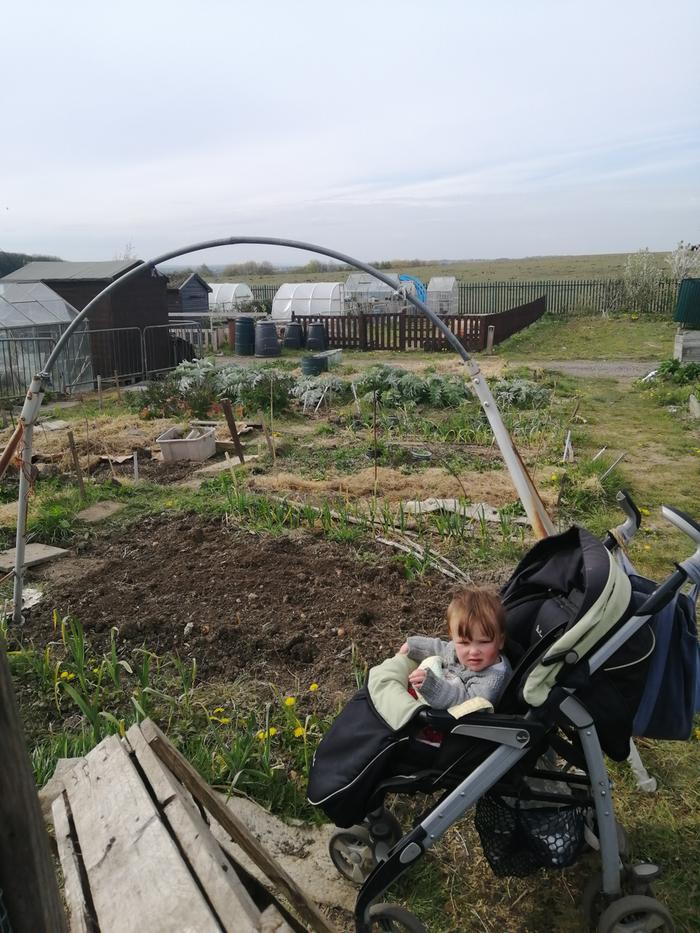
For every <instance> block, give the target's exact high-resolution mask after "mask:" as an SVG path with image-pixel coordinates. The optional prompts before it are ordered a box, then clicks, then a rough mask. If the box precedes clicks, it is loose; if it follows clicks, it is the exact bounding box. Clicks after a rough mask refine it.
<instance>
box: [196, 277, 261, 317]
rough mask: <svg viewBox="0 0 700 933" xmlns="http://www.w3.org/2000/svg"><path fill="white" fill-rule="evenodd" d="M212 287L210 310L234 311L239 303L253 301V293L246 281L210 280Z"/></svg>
mask: <svg viewBox="0 0 700 933" xmlns="http://www.w3.org/2000/svg"><path fill="white" fill-rule="evenodd" d="M207 284H208V285H209V287H210V288H211V293H210V295H209V310H210V311H211V312H212V313H216V312H217V311H233V310H234V308H236V307H237V306H238V305H241V304H245V303H246V302H248V301H253V293H252V291H251V290H250V288H249V287H248V286H247V285H246V284H245V283H244V282H208V283H207Z"/></svg>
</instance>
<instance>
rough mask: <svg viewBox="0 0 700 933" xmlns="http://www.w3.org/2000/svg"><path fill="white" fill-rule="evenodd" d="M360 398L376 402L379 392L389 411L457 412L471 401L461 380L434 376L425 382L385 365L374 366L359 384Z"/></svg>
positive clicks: (449, 376) (362, 376) (363, 375)
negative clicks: (407, 407)
mask: <svg viewBox="0 0 700 933" xmlns="http://www.w3.org/2000/svg"><path fill="white" fill-rule="evenodd" d="M355 385H356V388H357V392H358V394H359V395H362V396H364V397H365V398H370V399H371V398H372V396H373V394H374V393H375V392H376V393H377V395H378V397H379V399H380V401H381V403H382V404H383V405H385V406H388V407H399V406H401V405H407V404H408V405H411V404H413V405H430V406H431V407H432V408H453V407H457V406H458V405H461V403H462V402H463V401H464V400H465V398H469V397H470V390H469V388H468V387H467V384H466V383H465V382H464V380H463V379H460V378H459V377H458V376H453V375H449V374H448V375H445V376H440V375H437V374H432V375H429V376H427V377H426V378H425V379H424V378H422V377H421V376H419V375H417V374H416V373H414V372H410V371H409V370H406V369H402V368H401V367H399V366H387V365H385V364H383V363H381V364H379V365H378V366H371V367H370V368H369V369H367V370H366V371H365V372H364V373H363V374H362V375H361V376H360V377H359V378H358V380H357V381H356V383H355Z"/></svg>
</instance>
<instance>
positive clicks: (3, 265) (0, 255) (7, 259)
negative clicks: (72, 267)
mask: <svg viewBox="0 0 700 933" xmlns="http://www.w3.org/2000/svg"><path fill="white" fill-rule="evenodd" d="M57 261H60V259H59V257H58V256H30V255H29V254H28V253H6V252H5V251H4V250H2V249H0V278H2V277H3V275H9V274H10V272H14V271H15V270H16V269H21V268H22V266H26V265H27V263H28V262H57Z"/></svg>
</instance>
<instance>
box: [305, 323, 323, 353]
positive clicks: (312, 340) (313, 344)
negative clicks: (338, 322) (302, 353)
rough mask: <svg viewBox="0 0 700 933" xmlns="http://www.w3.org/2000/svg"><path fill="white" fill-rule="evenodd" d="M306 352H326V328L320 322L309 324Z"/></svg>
mask: <svg viewBox="0 0 700 933" xmlns="http://www.w3.org/2000/svg"><path fill="white" fill-rule="evenodd" d="M306 349H307V350H326V349H328V348H327V347H326V328H325V327H324V326H323V324H322V322H321V321H315V322H314V323H313V324H309V332H308V333H307V335H306Z"/></svg>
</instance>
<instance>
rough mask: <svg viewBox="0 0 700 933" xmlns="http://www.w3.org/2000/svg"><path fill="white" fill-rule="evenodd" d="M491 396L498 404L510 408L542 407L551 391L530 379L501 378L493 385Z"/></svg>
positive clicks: (546, 403) (547, 400)
mask: <svg viewBox="0 0 700 933" xmlns="http://www.w3.org/2000/svg"><path fill="white" fill-rule="evenodd" d="M493 396H494V398H495V399H496V402H497V403H498V404H499V405H509V406H510V407H511V408H544V407H545V406H546V405H548V404H549V400H550V397H551V393H550V391H549V389H548V388H547V387H546V386H543V385H538V383H536V382H533V381H532V380H531V379H501V380H499V381H498V382H497V383H496V384H495V385H494V387H493Z"/></svg>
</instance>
